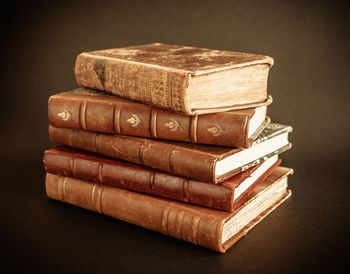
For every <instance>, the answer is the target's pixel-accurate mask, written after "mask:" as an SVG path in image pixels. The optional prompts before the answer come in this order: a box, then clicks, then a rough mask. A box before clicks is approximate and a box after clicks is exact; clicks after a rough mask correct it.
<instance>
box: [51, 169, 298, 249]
mask: <svg viewBox="0 0 350 274" xmlns="http://www.w3.org/2000/svg"><path fill="white" fill-rule="evenodd" d="M292 171H293V170H292V169H289V168H285V167H278V168H276V169H275V170H274V172H273V173H272V174H271V175H270V176H269V177H268V178H267V179H266V180H265V181H264V182H263V183H262V184H260V185H259V187H256V188H255V189H254V192H253V193H252V194H251V196H250V198H249V199H248V200H247V201H246V202H245V203H244V204H243V205H242V206H241V207H240V208H239V210H238V211H237V212H235V213H232V212H225V211H222V210H216V209H211V208H207V207H202V206H196V205H191V204H188V203H182V202H177V201H173V200H169V199H163V198H158V197H153V196H150V195H145V194H141V193H137V192H133V191H128V190H125V189H121V188H116V187H111V186H107V185H103V184H98V183H97V184H96V183H92V182H88V181H83V180H79V179H75V178H71V177H65V176H60V175H55V174H51V173H46V193H47V196H48V197H49V198H51V199H55V200H59V201H62V202H66V203H70V204H73V205H75V206H79V207H82V208H85V209H88V210H92V211H96V212H99V213H101V214H105V215H107V216H111V217H113V218H116V219H119V220H122V221H125V222H128V223H132V224H135V225H138V226H141V227H144V228H147V229H150V230H153V231H157V232H160V233H163V234H166V235H169V236H172V237H176V238H178V239H181V240H184V241H188V242H191V243H193V244H196V245H201V246H204V247H206V248H209V249H213V250H215V251H218V252H221V253H224V252H225V251H226V250H227V249H228V248H230V247H231V246H232V245H233V244H234V243H235V242H237V241H238V240H239V239H240V238H241V237H243V236H244V235H245V234H246V233H247V232H248V231H249V230H251V229H252V228H253V227H254V226H255V225H256V224H258V223H259V222H260V221H261V220H262V219H263V218H265V217H266V216H267V215H268V214H269V213H270V212H272V211H273V210H274V209H276V208H277V207H278V206H279V205H280V204H281V203H283V202H284V201H285V200H286V199H287V198H288V197H289V196H290V195H291V191H290V190H288V189H287V187H288V183H287V179H288V178H287V177H288V175H290V174H291V173H292Z"/></svg>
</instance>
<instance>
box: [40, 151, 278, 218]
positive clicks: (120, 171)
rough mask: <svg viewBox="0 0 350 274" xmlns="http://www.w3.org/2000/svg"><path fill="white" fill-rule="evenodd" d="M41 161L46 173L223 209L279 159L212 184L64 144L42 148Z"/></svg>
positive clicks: (240, 200) (232, 206)
mask: <svg viewBox="0 0 350 274" xmlns="http://www.w3.org/2000/svg"><path fill="white" fill-rule="evenodd" d="M43 161H44V167H45V171H46V172H49V173H53V174H58V175H62V176H68V177H74V178H77V179H82V180H86V181H91V182H95V183H102V184H106V185H111V186H115V187H120V188H125V189H130V190H132V191H137V192H142V193H147V194H152V195H155V196H160V197H164V198H170V199H174V200H179V201H183V202H188V203H193V204H199V205H203V206H207V207H213V208H217V209H221V210H226V211H234V210H235V209H236V208H237V207H238V206H239V205H241V204H242V203H243V202H244V201H245V200H246V199H247V197H248V196H249V193H250V192H251V191H252V190H253V189H254V187H256V186H257V185H258V184H259V183H261V182H262V181H264V180H265V179H266V178H267V176H268V175H270V174H271V172H272V171H273V170H274V168H276V167H277V166H278V165H279V164H280V162H281V160H279V159H278V156H277V155H275V156H273V157H271V158H270V159H268V160H266V161H264V162H262V163H260V164H258V165H256V166H253V167H251V168H249V169H247V170H245V171H243V172H240V173H238V174H236V175H234V176H232V177H231V178H229V179H227V180H225V181H224V182H222V183H219V184H217V185H214V184H207V183H203V182H199V181H194V180H190V179H187V178H184V177H179V176H176V175H172V174H169V173H165V172H161V171H159V170H155V169H152V168H147V167H144V166H140V165H135V164H130V163H126V162H121V161H117V160H112V159H109V158H106V157H103V156H100V155H94V154H92V153H87V152H84V151H79V150H76V149H71V148H67V147H56V148H52V149H49V150H46V151H45V153H44V159H43Z"/></svg>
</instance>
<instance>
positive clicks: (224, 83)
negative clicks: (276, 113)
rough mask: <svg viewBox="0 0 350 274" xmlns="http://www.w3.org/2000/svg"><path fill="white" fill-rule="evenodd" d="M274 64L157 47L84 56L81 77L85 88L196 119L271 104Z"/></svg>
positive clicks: (78, 74) (78, 72)
mask: <svg viewBox="0 0 350 274" xmlns="http://www.w3.org/2000/svg"><path fill="white" fill-rule="evenodd" d="M272 65H273V59H272V58H271V57H269V56H264V55H258V54H249V53H241V52H232V51H223V50H214V49H205V48H195V47H188V46H177V45H167V44H161V43H152V44H147V45H139V46H130V47H123V48H114V49H106V50H97V51H90V52H82V53H80V54H79V55H78V56H77V58H76V64H75V76H76V79H77V82H78V84H79V85H80V86H84V87H89V88H93V89H97V90H101V91H105V92H108V93H112V94H114V95H117V96H119V97H123V98H128V99H131V100H134V101H139V102H143V103H146V104H150V105H153V106H158V107H160V108H165V109H168V110H171V111H175V112H180V113H184V114H187V115H194V114H204V113H216V112H221V111H228V110H231V109H237V108H239V109H242V108H249V107H255V106H258V105H260V104H265V103H266V101H268V100H269V99H268V95H267V77H268V72H269V69H270V67H271V66H272ZM252 75H254V77H251V76H252Z"/></svg>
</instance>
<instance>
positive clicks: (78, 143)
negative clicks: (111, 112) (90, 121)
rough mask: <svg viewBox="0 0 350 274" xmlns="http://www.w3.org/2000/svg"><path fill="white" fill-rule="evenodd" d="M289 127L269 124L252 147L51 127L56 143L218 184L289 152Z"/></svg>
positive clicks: (52, 136)
mask: <svg viewBox="0 0 350 274" xmlns="http://www.w3.org/2000/svg"><path fill="white" fill-rule="evenodd" d="M291 130H292V128H291V127H290V126H286V125H281V124H276V123H270V124H269V125H268V126H267V127H266V128H265V129H264V130H263V132H262V133H261V134H260V135H259V137H258V138H257V139H256V140H254V142H253V145H252V146H251V147H250V148H247V149H243V148H230V147H221V146H211V145H199V144H191V143H184V142H175V141H165V140H155V139H147V138H141V137H134V136H125V135H109V134H103V133H96V132H90V131H84V130H76V129H68V128H56V127H53V126H50V127H49V135H50V138H51V140H52V141H53V142H56V143H60V144H63V145H67V146H70V147H73V148H78V149H82V150H86V151H90V152H94V153H98V154H102V155H105V156H109V157H112V158H116V159H121V160H125V161H128V162H132V163H136V164H141V165H144V166H148V167H152V168H156V169H160V170H163V171H167V172H169V173H173V174H176V175H179V176H183V177H186V178H191V179H195V180H198V181H202V182H208V183H218V182H222V181H224V180H226V179H227V178H229V177H231V176H233V175H234V174H237V173H239V172H241V171H243V170H246V169H247V168H249V167H251V166H253V165H257V164H258V163H260V162H262V161H264V160H266V159H268V158H270V157H271V156H273V155H276V154H280V153H282V152H283V151H285V150H287V149H290V148H291V144H290V143H289V141H288V134H289V132H290V131H291Z"/></svg>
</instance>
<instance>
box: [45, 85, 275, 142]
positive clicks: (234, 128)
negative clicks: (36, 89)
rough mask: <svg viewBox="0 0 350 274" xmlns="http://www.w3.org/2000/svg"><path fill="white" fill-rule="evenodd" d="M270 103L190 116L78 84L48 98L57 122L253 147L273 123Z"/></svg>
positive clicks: (52, 118) (52, 119)
mask: <svg viewBox="0 0 350 274" xmlns="http://www.w3.org/2000/svg"><path fill="white" fill-rule="evenodd" d="M266 108H267V106H266V105H265V106H261V107H256V108H250V109H244V110H233V111H226V112H221V113H213V114H203V115H194V116H188V115H184V114H180V113H176V112H172V111H167V110H164V109H161V108H157V107H152V106H151V105H146V104H142V103H138V102H135V101H130V100H125V99H122V98H119V97H116V96H111V95H108V94H106V93H103V92H97V91H94V90H91V89H87V88H78V89H74V90H71V91H68V92H62V93H59V94H55V95H53V96H51V97H50V98H49V103H48V118H49V122H50V124H51V125H53V126H55V127H63V128H74V129H82V130H88V131H95V132H102V133H111V134H121V135H131V136H140V137H147V138H156V139H166V140H174V141H183V142H191V143H200V144H211V145H219V146H229V147H245V148H247V147H249V146H250V145H251V144H252V143H253V140H254V139H255V138H256V137H257V136H258V135H259V134H260V133H261V131H262V130H263V129H264V128H265V127H266V126H267V124H268V123H269V121H270V120H269V118H267V117H266Z"/></svg>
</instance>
